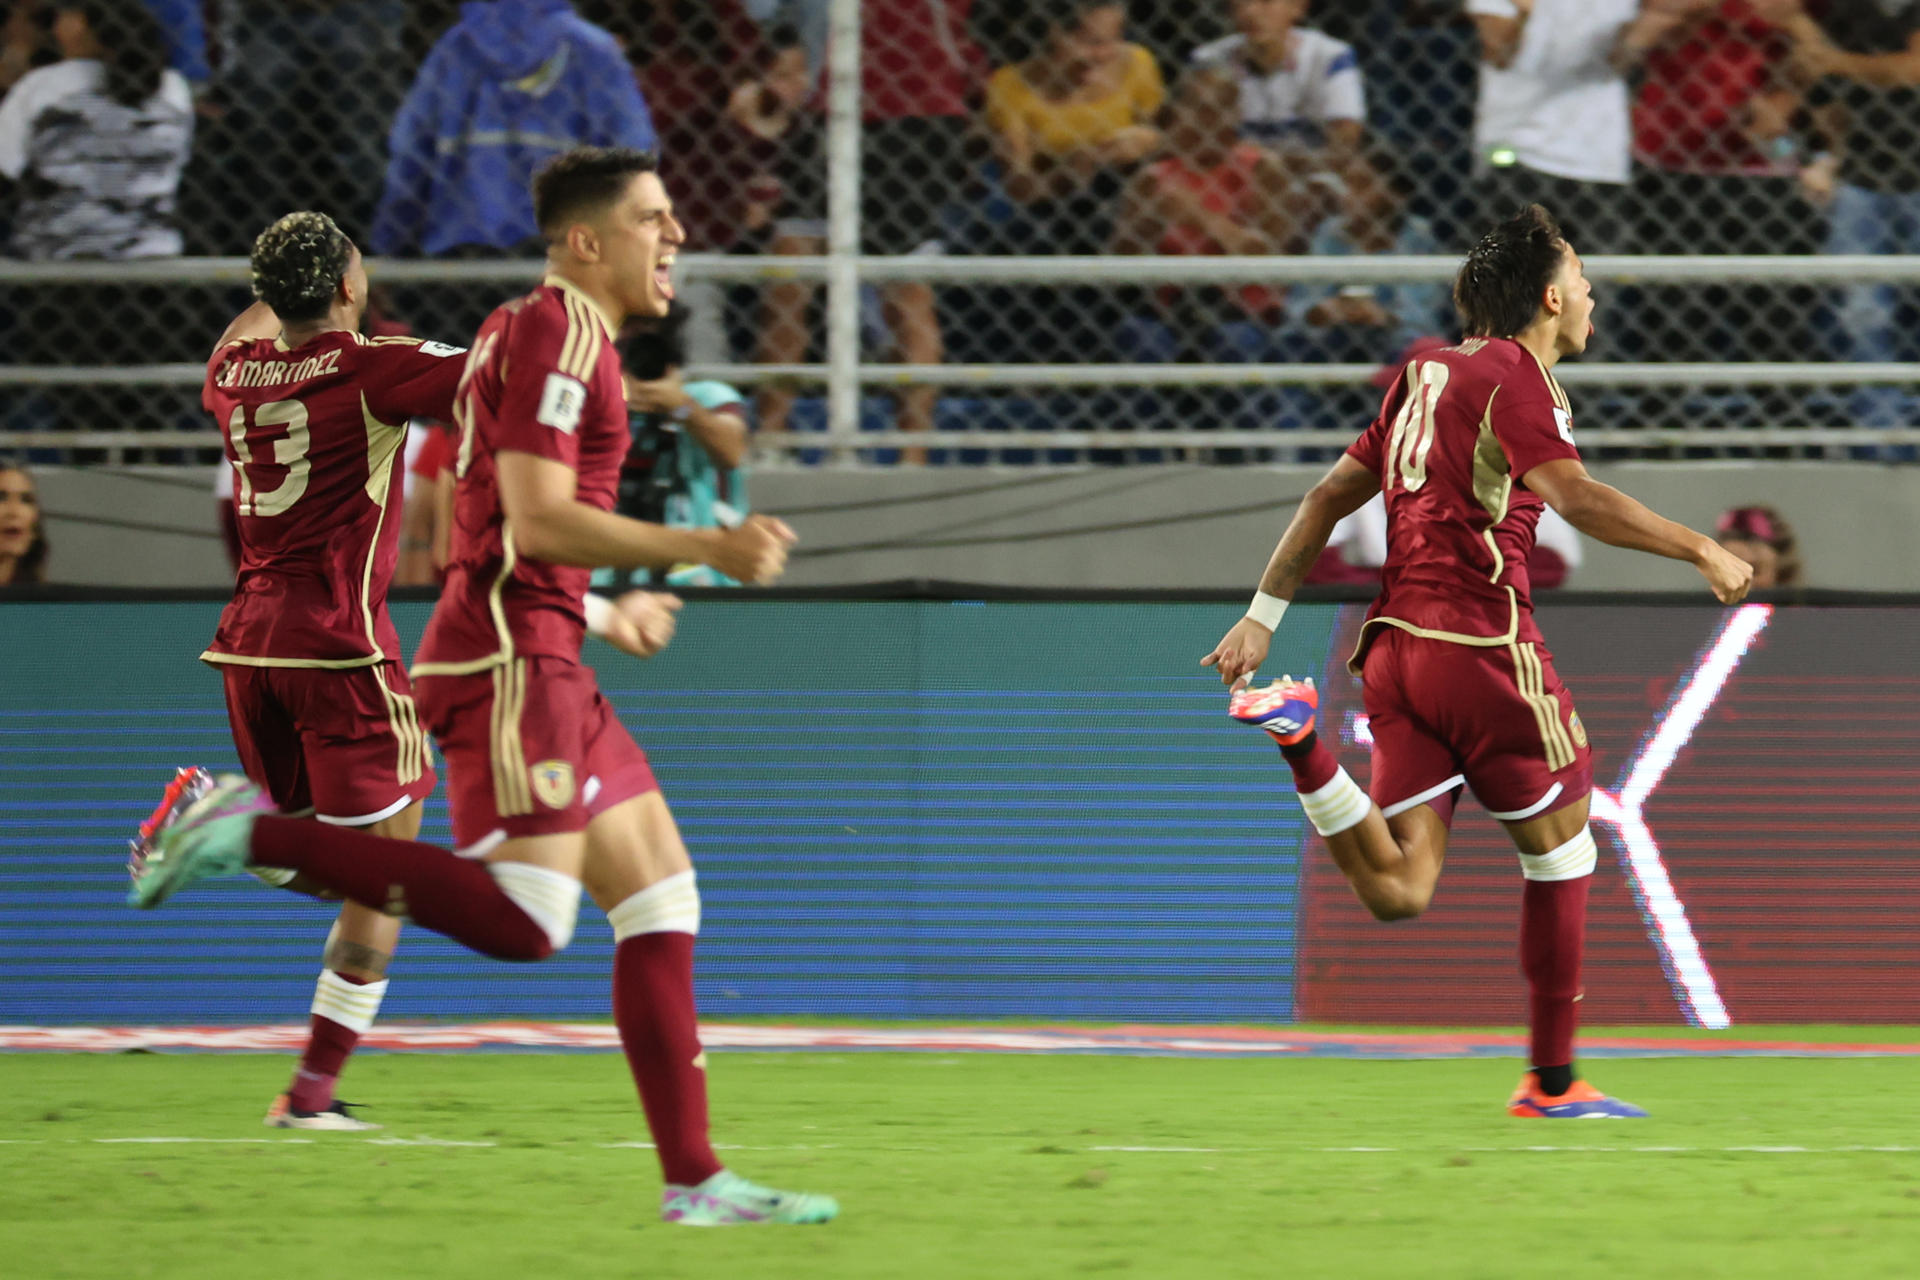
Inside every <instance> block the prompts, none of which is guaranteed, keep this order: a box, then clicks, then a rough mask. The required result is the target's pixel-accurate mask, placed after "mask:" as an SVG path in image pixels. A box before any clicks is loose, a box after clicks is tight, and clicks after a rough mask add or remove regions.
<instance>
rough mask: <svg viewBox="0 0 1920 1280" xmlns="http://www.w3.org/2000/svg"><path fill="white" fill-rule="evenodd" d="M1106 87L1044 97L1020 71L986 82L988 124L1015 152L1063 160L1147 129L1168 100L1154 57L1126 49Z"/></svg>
mask: <svg viewBox="0 0 1920 1280" xmlns="http://www.w3.org/2000/svg"><path fill="white" fill-rule="evenodd" d="M1121 63H1122V65H1121V68H1120V70H1119V73H1118V74H1117V75H1116V76H1115V77H1114V78H1113V80H1112V81H1111V83H1110V84H1109V85H1108V86H1089V87H1088V89H1084V90H1081V91H1080V92H1078V93H1076V94H1074V95H1073V96H1071V97H1068V98H1062V99H1054V98H1047V97H1043V96H1042V95H1041V94H1040V93H1039V92H1038V91H1037V90H1035V89H1034V87H1033V86H1032V85H1031V84H1030V83H1029V82H1028V81H1027V78H1026V76H1025V75H1023V74H1022V73H1021V69H1020V68H1019V67H1018V66H1012V67H1002V68H1000V70H998V71H996V72H994V73H993V78H992V79H990V80H988V81H987V124H988V125H989V126H990V127H991V128H992V129H993V131H994V132H995V133H997V134H999V135H1000V136H1001V137H1002V138H1003V139H1004V140H1005V141H1006V142H1007V143H1008V144H1009V146H1011V147H1012V148H1014V149H1015V150H1016V152H1019V153H1024V154H1026V155H1041V156H1049V157H1054V156H1064V155H1067V154H1069V153H1070V152H1074V151H1080V150H1084V149H1087V148H1090V147H1097V146H1099V145H1101V144H1102V143H1105V142H1107V141H1109V140H1110V139H1112V138H1113V137H1114V136H1115V135H1116V134H1118V133H1120V132H1122V131H1123V130H1126V129H1130V128H1133V127H1134V126H1136V125H1148V124H1151V123H1152V122H1153V117H1154V115H1155V113H1156V112H1158V111H1159V110H1160V105H1161V103H1163V102H1164V101H1166V96H1167V89H1166V84H1165V83H1164V82H1163V81H1162V80H1161V78H1160V67H1159V65H1158V64H1157V63H1155V62H1154V60H1153V55H1152V54H1150V53H1148V52H1147V51H1146V50H1145V49H1143V48H1141V47H1140V46H1139V45H1137V44H1129V45H1127V46H1126V51H1125V54H1124V56H1123V58H1122V59H1121Z"/></svg>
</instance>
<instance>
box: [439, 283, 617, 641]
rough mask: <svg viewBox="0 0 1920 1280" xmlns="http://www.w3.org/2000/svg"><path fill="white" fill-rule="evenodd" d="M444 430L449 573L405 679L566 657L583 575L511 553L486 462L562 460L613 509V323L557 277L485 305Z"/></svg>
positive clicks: (576, 625) (581, 635)
mask: <svg viewBox="0 0 1920 1280" xmlns="http://www.w3.org/2000/svg"><path fill="white" fill-rule="evenodd" d="M454 424H455V426H456V427H457V428H458V430H459V432H460V451H459V456H458V460H457V462H456V463H455V468H454V472H455V475H456V476H457V480H456V481H455V486H454V498H453V548H452V551H451V553H450V558H451V561H452V563H450V564H449V565H448V566H447V582H446V587H445V589H444V590H443V591H442V592H441V595H440V603H439V604H438V605H437V606H435V608H434V611H433V620H432V621H431V622H429V623H428V624H427V633H426V636H425V637H424V638H423V639H422V640H421V642H420V653H419V655H418V661H417V662H416V664H415V666H414V671H415V673H416V674H420V675H435V674H439V675H450V674H459V673H462V672H469V671H481V670H485V669H486V668H487V667H490V666H494V665H496V664H498V663H503V662H508V661H511V660H513V659H514V658H521V657H527V656H529V655H541V656H545V657H556V658H566V659H569V660H577V659H578V658H579V656H580V644H581V642H582V640H584V639H585V637H586V628H587V620H586V614H585V612H584V611H583V606H582V603H581V602H582V600H583V598H584V597H585V596H586V593H587V583H588V581H589V580H590V579H591V578H592V576H593V571H592V570H591V569H583V568H576V567H574V566H572V565H559V564H548V563H546V562H544V561H541V560H535V559H532V558H531V557H528V556H525V555H522V554H521V553H520V552H519V551H518V550H517V549H516V548H515V547H514V545H513V530H512V528H511V526H510V525H509V524H508V522H507V518H506V513H505V511H504V510H503V509H502V507H501V504H500V473H499V470H498V468H497V467H496V465H495V456H496V455H497V454H499V453H501V452H502V451H513V452H519V453H530V454H534V455H535V456H537V457H541V458H550V459H552V460H553V461H555V462H563V463H565V464H566V465H567V466H568V467H571V468H572V469H573V471H574V473H575V475H576V476H577V480H576V488H575V491H574V493H575V497H576V499H577V500H578V501H580V502H584V503H586V504H587V505H589V506H593V507H598V508H599V509H600V510H602V511H611V510H613V500H614V496H615V494H616V492H617V490H618V488H619V483H620V461H621V459H622V458H624V457H626V454H627V447H628V445H629V443H630V442H631V433H630V432H629V430H628V428H627V400H626V389H625V386H624V385H623V383H622V380H621V376H620V357H619V354H618V353H617V352H616V351H615V350H614V346H613V325H612V323H611V322H610V321H609V320H608V319H607V317H606V316H605V315H604V314H603V313H602V312H601V311H600V309H599V307H598V305H597V304H595V303H594V302H593V300H592V299H590V298H588V297H587V295H586V294H584V293H582V292H581V291H580V290H579V289H578V288H576V287H575V286H573V285H571V284H569V283H567V282H566V281H564V280H561V279H559V278H557V277H549V278H548V279H547V281H546V283H545V284H543V285H541V286H540V287H539V288H538V289H535V290H534V291H533V292H532V293H530V294H528V295H527V296H526V297H524V298H516V299H514V300H513V301H512V302H509V303H507V304H505V305H504V306H501V307H499V308H497V309H496V310H495V311H494V313H493V314H492V315H491V316H488V317H487V322H486V323H485V324H483V325H481V326H480V333H479V335H478V336H477V337H475V338H474V340H473V351H472V353H471V354H470V355H469V356H468V357H467V373H466V377H465V378H463V379H462V380H461V384H460V394H459V397H458V401H457V403H456V404H455V405H454Z"/></svg>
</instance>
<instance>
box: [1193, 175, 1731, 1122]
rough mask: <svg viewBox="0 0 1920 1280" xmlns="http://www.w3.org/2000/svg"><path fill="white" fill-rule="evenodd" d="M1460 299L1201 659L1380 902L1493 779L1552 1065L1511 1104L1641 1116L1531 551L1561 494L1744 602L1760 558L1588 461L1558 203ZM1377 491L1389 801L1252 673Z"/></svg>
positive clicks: (1528, 220) (1528, 215)
mask: <svg viewBox="0 0 1920 1280" xmlns="http://www.w3.org/2000/svg"><path fill="white" fill-rule="evenodd" d="M1454 300H1455V302H1456V304H1457V305H1458V307H1459V311H1460V315H1461V319H1462V321H1463V322H1464V326H1465V331H1466V333H1467V335H1468V336H1467V338H1466V340H1465V341H1463V342H1461V343H1460V344H1459V345H1458V346H1455V347H1447V348H1444V349H1442V350H1438V351H1433V352H1429V353H1427V354H1426V355H1423V356H1422V357H1420V358H1419V359H1416V360H1414V361H1413V362H1411V363H1410V364H1409V365H1408V366H1407V368H1406V370H1405V371H1404V372H1403V373H1402V374H1401V376H1400V378H1399V380H1398V381H1397V382H1396V383H1395V385H1394V387H1393V389H1392V390H1391V391H1390V392H1389V393H1388V396H1387V400H1386V403H1385V405H1384V406H1383V407H1382V410H1381V413H1380V416H1379V418H1377V419H1376V420H1375V421H1374V423H1373V425H1372V426H1371V427H1369V428H1368V429H1367V431H1366V433H1365V434H1363V435H1362V436H1361V437H1360V439H1359V440H1358V441H1357V442H1356V443H1355V444H1354V445H1353V447H1352V448H1351V449H1349V450H1348V451H1347V453H1346V456H1344V457H1343V458H1341V459H1340V461H1339V462H1337V463H1336V464H1334V467H1333V469H1332V470H1331V471H1329V472H1328V473H1327V475H1326V477H1325V478H1324V479H1322V480H1321V481H1320V482H1319V484H1317V485H1315V486H1314V489H1313V491H1312V492H1311V493H1309V494H1308V495H1307V497H1306V499H1305V501H1303V502H1302V503H1301V504H1300V508H1299V510H1298V511H1297V512H1296V513H1295V515H1294V518H1293V521H1292V523H1291V524H1290V525H1288V527H1287V531H1286V533H1285V535H1284V536H1283V537H1282V538H1281V540H1280V545H1279V547H1278V548H1277V549H1276V550H1275V551H1274V553H1273V557H1272V559H1271V560H1269V561H1268V563H1267V569H1266V573H1265V575H1264V576H1263V577H1262V578H1261V580H1260V588H1259V590H1258V592H1256V593H1255V595H1254V598H1253V604H1252V606H1251V607H1250V608H1249V609H1248V611H1247V616H1246V617H1244V618H1242V619H1241V620H1240V621H1239V622H1237V623H1235V624H1234V626H1233V629H1232V630H1230V631H1228V632H1227V634H1226V636H1225V638H1223V639H1222V640H1221V641H1220V643H1219V645H1218V646H1216V647H1215V649H1214V650H1213V652H1212V653H1210V654H1208V655H1207V656H1206V657H1205V658H1203V659H1201V663H1202V665H1205V666H1212V667H1215V668H1217V669H1218V670H1219V672H1220V678H1221V680H1222V681H1223V682H1226V683H1227V684H1229V685H1231V686H1232V689H1233V693H1232V697H1231V700H1230V702H1229V714H1230V715H1232V716H1233V718H1234V719H1236V720H1239V721H1241V722H1242V723H1244V724H1250V725H1256V726H1258V727H1260V728H1262V729H1264V730H1266V731H1267V732H1268V733H1269V734H1271V735H1272V736H1273V738H1274V740H1275V741H1276V742H1278V743H1279V744H1280V751H1281V754H1282V755H1284V756H1285V757H1286V760H1287V764H1288V765H1289V766H1290V767H1291V768H1292V770H1293V776H1294V782H1295V784H1296V785H1297V787H1298V789H1299V794H1300V803H1301V806H1302V807H1303V808H1304V809H1305V810H1306V812H1307V818H1308V820H1309V821H1311V822H1312V823H1313V826H1314V829H1315V830H1316V831H1318V832H1319V833H1320V835H1321V836H1322V837H1323V838H1324V839H1325V840H1326V842H1327V847H1328V849H1329V851H1330V852H1331V853H1332V854H1333V860H1334V862H1335V863H1336V864H1338V865H1339V867H1340V869H1341V871H1342V872H1344V873H1345V874H1346V877H1347V879H1348V881H1349V882H1351V883H1352V885H1353V888H1354V892H1355V893H1356V894H1357V895H1358V896H1359V898H1360V900H1361V902H1363V903H1365V904H1366V906H1367V909H1368V910H1370V911H1371V912H1372V913H1373V914H1374V916H1375V917H1376V918H1377V919H1380V920H1403V919H1408V918H1411V917H1413V916H1417V915H1419V914H1420V913H1421V912H1422V911H1423V910H1425V909H1426V906H1427V903H1428V902H1429V901H1430V900H1431V898H1432V897H1433V889H1434V884H1435V882H1436V881H1437V880H1438V879H1439V876H1440V865H1441V861H1442V859H1443V858H1444V857H1445V856H1446V851H1447V833H1448V829H1449V825H1450V823H1451V821H1452V818H1453V809H1454V802H1455V800H1456V798H1457V796H1458V793H1459V789H1460V787H1461V786H1462V785H1465V786H1469V787H1472V788H1473V793H1474V795H1475V796H1476V797H1478V799H1479V800H1480V802H1481V803H1482V804H1484V805H1485V806H1486V807H1487V810H1488V812H1490V813H1491V814H1492V815H1493V816H1494V817H1495V818H1497V819H1499V820H1500V821H1501V823H1502V824H1504V825H1505V826H1506V828H1507V831H1508V833H1509V834H1510V835H1511V836H1512V838H1513V842H1514V845H1515V846H1516V847H1517V848H1518V850H1519V853H1520V870H1521V874H1522V875H1523V876H1524V877H1525V878H1526V885H1525V892H1524V896H1523V897H1522V899H1521V913H1520V967H1521V971H1522V973H1523V974H1524V975H1525V976H1526V980H1527V988H1528V996H1529V1015H1530V1016H1529V1024H1530V1036H1529V1044H1528V1052H1529V1055H1530V1056H1529V1061H1530V1063H1531V1069H1530V1070H1529V1071H1528V1072H1527V1074H1526V1076H1525V1077H1523V1079H1522V1080H1521V1083H1520V1088H1519V1089H1518V1090H1517V1091H1516V1092H1515V1093H1514V1095H1513V1097H1512V1099H1511V1100H1510V1101H1509V1103H1508V1105H1507V1109H1508V1111H1509V1112H1510V1113H1511V1114H1513V1115H1516V1116H1545V1117H1553V1118H1575V1117H1584V1116H1614V1117H1628V1116H1642V1115H1645V1114H1646V1113H1645V1112H1644V1111H1642V1110H1640V1109H1639V1108H1638V1107H1635V1106H1632V1105H1630V1104H1628V1103H1624V1102H1621V1101H1619V1100H1617V1099H1614V1098H1609V1097H1607V1096H1606V1095H1604V1094H1602V1093H1600V1092H1599V1091H1598V1090H1596V1089H1595V1088H1594V1087H1593V1086H1592V1085H1590V1084H1588V1083H1586V1082H1585V1081H1583V1080H1580V1079H1578V1078H1577V1077H1576V1075H1575V1072H1574V1067H1573V1038H1574V1028H1575V1024H1576V1021H1577V1014H1576V1002H1577V1001H1578V1000H1579V998H1580V955H1581V948H1582V944H1583V939H1584V934H1585V930H1586V910H1587V889H1588V885H1589V883H1590V881H1591V877H1592V874H1593V869H1594V864H1595V861H1596V851H1595V848H1594V842H1593V835H1592V832H1591V831H1590V830H1589V829H1588V827H1587V798H1588V794H1589V792H1590V790H1591V786H1592V776H1593V766H1592V756H1591V753H1590V751H1589V749H1588V746H1587V735H1586V731H1585V729H1583V728H1582V727H1581V724H1580V717H1579V716H1578V715H1577V714H1576V713H1575V712H1574V709H1573V698H1572V696H1571V695H1570V694H1569V693H1568V692H1567V689H1566V687H1565V686H1564V685H1563V684H1561V683H1560V678H1559V676H1558V675H1557V674H1556V673H1555V671H1554V668H1553V658H1552V655H1550V654H1549V653H1548V652H1547V649H1546V646H1545V644H1544V643H1543V642H1542V639H1541V635H1540V630H1539V628H1538V627H1537V626H1536V625H1535V624H1534V620H1533V604H1532V601H1531V600H1530V599H1529V598H1528V593H1527V570H1526V565H1527V553H1528V552H1529V551H1530V550H1531V549H1532V547H1533V540H1534V526H1535V524H1536V523H1537V522H1538V521H1539V519H1540V512H1541V507H1542V503H1543V501H1544V503H1545V504H1546V505H1548V506H1551V507H1552V508H1553V509H1554V510H1555V511H1557V512H1559V513H1560V514H1561V515H1562V516H1564V517H1566V519H1567V521H1568V522H1569V523H1570V524H1572V525H1573V526H1574V527H1575V528H1576V529H1579V530H1580V531H1581V532H1582V533H1585V534H1587V535H1588V536H1589V537H1593V538H1598V539H1600V540H1601V541H1602V542H1606V543H1609V544H1611V545H1613V546H1617V547H1627V548H1630V549H1632V550H1636V551H1647V552H1651V553H1652V554H1654V555H1660V556H1666V557H1668V558H1670V559H1674V560H1685V561H1688V562H1689V563H1691V564H1693V565H1694V566H1695V567H1697V568H1698V569H1699V570H1700V573H1701V574H1702V575H1703V576H1704V577H1705V578H1706V580H1707V583H1708V585H1709V586H1710V587H1711V588H1712V589H1713V593H1714V595H1715V596H1717V597H1718V598H1719V599H1720V600H1721V601H1722V602H1723V603H1726V604H1732V603H1734V602H1735V601H1738V600H1739V599H1741V598H1742V597H1743V596H1745V595H1746V593H1747V585H1748V580H1749V578H1750V577H1751V574H1752V571H1751V569H1750V568H1749V567H1748V566H1747V565H1746V564H1745V563H1744V562H1742V561H1740V560H1738V559H1736V558H1735V557H1733V556H1732V555H1730V554H1728V553H1727V552H1726V551H1725V550H1724V549H1722V548H1721V547H1720V546H1719V545H1718V544H1717V543H1716V542H1714V540H1713V539H1712V538H1709V537H1707V536H1705V535H1704V534H1699V533H1695V532H1694V531H1693V530H1691V529H1688V528H1686V527H1684V526H1682V525H1678V524H1675V523H1674V522H1672V521H1671V520H1666V519H1663V518H1662V517H1660V516H1658V515H1656V514H1654V513H1653V512H1652V511H1650V510H1648V509H1647V508H1646V507H1644V506H1642V505H1641V504H1640V503H1638V502H1636V501H1634V500H1633V499H1632V498H1629V497H1628V496H1627V495H1625V494H1623V493H1621V492H1620V491H1619V490H1617V489H1614V488H1612V487H1610V486H1608V485H1605V484H1602V483H1600V482H1599V481H1598V480H1595V479H1594V478H1593V477H1592V476H1590V475H1588V474H1587V471H1586V468H1585V467H1584V466H1583V465H1582V464H1581V461H1580V451H1579V449H1577V448H1576V447H1575V445H1574V439H1573V419H1572V410H1571V408H1570V406H1569V405H1568V403H1567V397H1566V393H1565V392H1563V391H1562V390H1561V389H1560V384H1559V383H1558V382H1557V381H1556V380H1555V379H1554V376H1553V373H1552V368H1553V366H1554V365H1555V364H1556V363H1557V362H1558V361H1559V360H1560V358H1561V357H1562V356H1566V355H1571V354H1574V353H1577V352H1579V351H1582V350H1585V348H1586V345H1587V340H1588V338H1589V337H1590V336H1592V333H1593V323H1592V316H1593V309H1594V303H1593V296H1592V285H1591V284H1590V283H1589V282H1588V281H1587V280H1586V278H1585V275H1584V271H1583V268H1582V266H1581V263H1580V258H1579V256H1578V255H1577V254H1575V253H1574V251H1573V247H1572V246H1571V245H1569V244H1568V243H1567V241H1566V239H1565V238H1564V237H1563V236H1562V235H1561V234H1560V229H1559V227H1558V225H1557V224H1556V223H1555V222H1554V220H1553V218H1552V216H1551V215H1550V214H1549V213H1548V212H1547V211H1546V210H1545V209H1543V208H1541V207H1540V206H1539V205H1532V206H1529V207H1528V208H1526V209H1524V210H1522V211H1521V212H1520V213H1519V214H1517V215H1516V216H1515V217H1513V218H1511V219H1509V220H1508V221H1506V222H1504V223H1502V224H1500V225H1499V226H1498V227H1495V228H1494V229H1493V230H1492V231H1491V232H1490V233H1488V234H1487V236H1486V237H1485V238H1484V239H1482V240H1481V241H1480V243H1479V244H1477V245H1476V246H1474V248H1473V251H1472V252H1471V253H1469V254H1468V255H1467V260H1466V263H1465V265H1464V266H1463V267H1462V268H1461V270H1460V274H1459V277H1458V279H1457V280H1456V281H1455V282H1454ZM1379 492H1384V493H1385V495H1386V503H1387V548H1388V550H1387V562H1386V565H1385V567H1384V569H1383V570H1382V573H1381V591H1380V595H1379V598H1378V599H1377V600H1376V601H1375V602H1374V605H1373V608H1372V609H1371V610H1370V612H1369V613H1368V615H1367V620H1366V622H1365V624H1364V625H1363V626H1362V628H1361V633H1360V643H1359V646H1358V647H1357V649H1356V652H1355V653H1354V655H1353V658H1352V660H1351V663H1350V669H1351V670H1353V671H1354V672H1355V673H1356V674H1358V675H1359V676H1360V677H1361V683H1362V688H1363V690H1364V695H1365V700H1366V708H1367V715H1368V716H1369V718H1370V722H1371V726H1372V733H1373V741H1374V746H1373V786H1372V790H1373V799H1371V800H1369V799H1368V797H1367V795H1366V794H1365V793H1364V792H1362V791H1361V790H1360V788H1359V786H1358V785H1357V784H1355V783H1354V781H1353V779H1352V778H1350V777H1348V776H1347V773H1346V771H1345V770H1344V769H1342V768H1341V767H1340V765H1339V763H1338V762H1337V761H1335V759H1334V758H1333V754H1332V752H1330V751H1329V750H1328V749H1327V746H1326V744H1325V743H1324V742H1322V741H1321V740H1320V738H1319V737H1318V735H1317V734H1316V733H1315V732H1314V729H1315V721H1316V719H1317V717H1318V712H1319V694H1318V693H1317V692H1316V690H1315V689H1314V687H1313V682H1312V680H1294V679H1293V678H1292V677H1291V676H1288V677H1285V678H1283V679H1281V680H1278V681H1276V682H1274V683H1273V684H1271V685H1270V686H1268V687H1267V688H1265V689H1254V688H1251V687H1249V681H1250V680H1251V679H1252V676H1253V673H1254V671H1255V670H1256V669H1257V668H1258V667H1259V666H1260V664H1261V662H1262V661H1263V660H1265V658H1266V656H1267V648H1268V645H1269V643H1270V642H1271V641H1272V638H1273V632H1274V630H1275V628H1277V627H1278V626H1279V624H1280V619H1281V615H1282V614H1283V613H1284V612H1285V610H1286V606H1287V602H1288V601H1289V600H1291V599H1292V598H1293V593H1294V591H1295V589H1296V588H1298V587H1299V585H1300V580H1301V578H1302V577H1304V576H1305V574H1306V571H1307V568H1308V567H1309V566H1310V565H1312V564H1313V562H1314V559H1315V558H1316V557H1317V556H1318V555H1319V554H1320V551H1321V549H1322V548H1323V547H1324V546H1325V545H1326V541H1327V536H1328V534H1329V533H1331V532H1332V530H1333V526H1334V524H1335V523H1336V522H1337V521H1339V520H1340V519H1341V518H1342V517H1344V516H1346V515H1347V514H1348V513H1350V512H1352V511H1354V510H1357V509H1358V508H1359V507H1360V506H1361V504H1363V503H1365V502H1366V501H1367V500H1368V499H1369V498H1371V497H1372V496H1373V495H1374V494H1375V493H1379Z"/></svg>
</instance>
